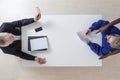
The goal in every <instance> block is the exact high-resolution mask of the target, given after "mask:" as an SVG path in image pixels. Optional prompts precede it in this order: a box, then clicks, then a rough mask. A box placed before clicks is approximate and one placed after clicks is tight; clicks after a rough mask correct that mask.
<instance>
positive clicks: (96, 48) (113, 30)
mask: <svg viewBox="0 0 120 80" xmlns="http://www.w3.org/2000/svg"><path fill="white" fill-rule="evenodd" d="M107 24H109V21H105V20H99V21H97V22H95V23H93V24H92V26H91V27H90V28H89V29H90V30H91V31H93V30H97V29H99V28H101V27H104V26H105V25H107ZM101 34H102V46H100V45H99V44H97V43H93V42H90V43H89V44H88V45H89V46H90V48H91V50H92V51H93V52H95V53H96V54H97V55H98V56H102V55H105V54H107V53H109V52H112V51H115V50H116V49H115V48H112V47H111V46H110V44H109V43H108V42H107V38H106V35H115V34H118V35H120V30H119V29H118V28H117V27H115V26H111V27H110V28H109V29H107V30H106V31H104V32H102V33H101Z"/></svg>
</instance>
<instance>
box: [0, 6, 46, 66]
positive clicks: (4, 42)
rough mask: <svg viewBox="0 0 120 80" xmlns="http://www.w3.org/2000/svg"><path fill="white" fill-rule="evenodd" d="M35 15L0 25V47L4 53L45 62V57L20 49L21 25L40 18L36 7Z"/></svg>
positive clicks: (41, 62)
mask: <svg viewBox="0 0 120 80" xmlns="http://www.w3.org/2000/svg"><path fill="white" fill-rule="evenodd" d="M36 11H37V13H36V15H35V17H34V18H27V19H22V20H17V21H13V22H5V23H3V24H2V25H1V27H0V48H1V49H2V51H3V52H4V53H6V54H10V55H14V56H18V57H20V58H22V59H26V60H32V61H34V60H35V61H37V62H38V63H40V64H45V63H46V59H45V58H38V57H37V56H33V55H30V54H27V53H25V52H23V51H21V39H20V36H21V27H22V26H25V25H28V24H31V23H33V22H36V21H38V20H39V19H40V18H41V13H40V9H39V8H38V7H36Z"/></svg>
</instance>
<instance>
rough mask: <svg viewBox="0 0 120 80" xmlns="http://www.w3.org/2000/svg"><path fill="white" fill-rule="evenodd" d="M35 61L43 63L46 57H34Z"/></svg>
mask: <svg viewBox="0 0 120 80" xmlns="http://www.w3.org/2000/svg"><path fill="white" fill-rule="evenodd" d="M35 61H36V62H37V63H39V64H45V63H46V59H45V58H38V57H36V58H35Z"/></svg>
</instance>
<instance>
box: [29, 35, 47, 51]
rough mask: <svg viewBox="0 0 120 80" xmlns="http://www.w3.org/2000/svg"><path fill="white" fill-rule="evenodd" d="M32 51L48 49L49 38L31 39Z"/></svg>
mask: <svg viewBox="0 0 120 80" xmlns="http://www.w3.org/2000/svg"><path fill="white" fill-rule="evenodd" d="M30 45H31V50H32V51H33V50H40V49H47V48H48V43H47V38H46V37H43V38H37V39H31V40H30Z"/></svg>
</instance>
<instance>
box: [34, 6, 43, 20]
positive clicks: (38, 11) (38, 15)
mask: <svg viewBox="0 0 120 80" xmlns="http://www.w3.org/2000/svg"><path fill="white" fill-rule="evenodd" d="M40 18H41V12H40V9H39V7H36V14H35V17H34V21H38V20H39V19H40Z"/></svg>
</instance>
